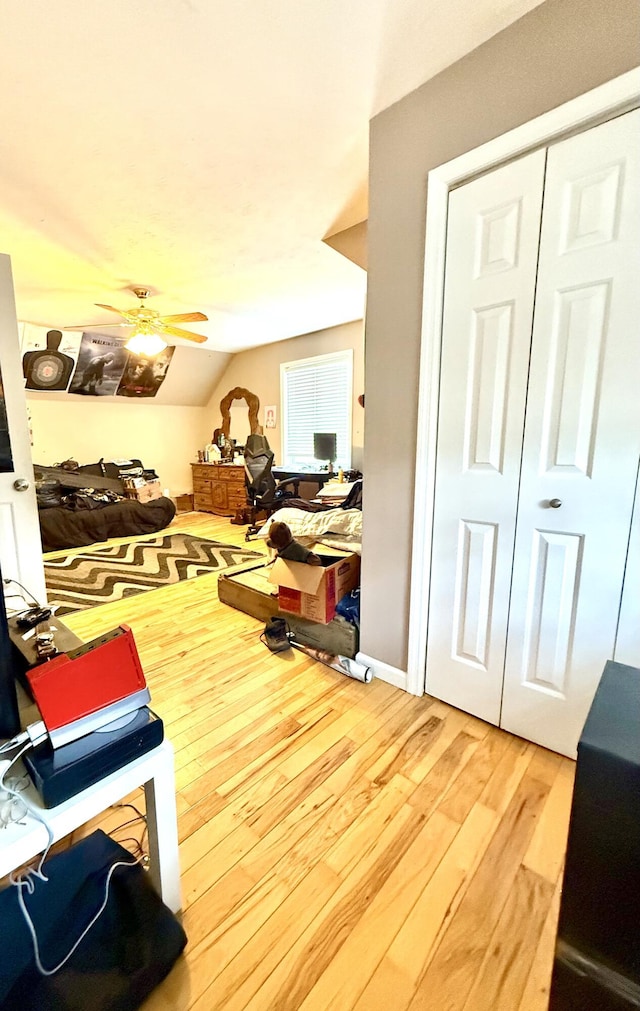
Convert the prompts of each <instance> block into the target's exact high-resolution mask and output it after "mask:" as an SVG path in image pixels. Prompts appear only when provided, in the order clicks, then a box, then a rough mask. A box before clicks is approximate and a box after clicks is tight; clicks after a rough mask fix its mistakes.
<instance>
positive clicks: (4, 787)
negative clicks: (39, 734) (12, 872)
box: [0, 724, 53, 884]
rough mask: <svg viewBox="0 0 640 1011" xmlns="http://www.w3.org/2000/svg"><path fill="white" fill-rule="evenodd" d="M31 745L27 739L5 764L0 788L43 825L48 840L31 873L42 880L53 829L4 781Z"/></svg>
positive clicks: (0, 778)
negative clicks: (35, 869)
mask: <svg viewBox="0 0 640 1011" xmlns="http://www.w3.org/2000/svg"><path fill="white" fill-rule="evenodd" d="M36 726H37V724H36ZM33 747H34V744H33V741H28V742H27V743H26V744H25V746H24V747H23V748H21V750H20V751H19V752H18V753H17V755H14V756H13V758H12V759H11V761H10V762H9V764H8V765H5V767H4V769H3V770H2V772H1V773H0V789H1V790H6V792H7V793H8V794H9V796H11V797H16V798H17V799H18V800H19V801H20V803H21V804H23V805H24V806H25V807H26V809H27V813H28V814H30V815H31V817H32V818H35V820H36V821H39V822H40V824H41V825H44V827H45V829H46V831H47V839H48V842H47V845H46V848H45V850H44V852H43V854H42V856H41V858H40V862H39V864H38V869H37V871H34V872H33V873H35V874H37V876H38V877H41V878H42V880H43V881H46V880H47V878H46V877H45V875H44V874H43V873H42V865H43V863H44V861H45V860H46V858H47V855H48V853H49V850H50V849H51V847H52V846H53V830H52V828H51V826H50V825H49V822H48V821H47V820H46V818H44V817H43V816H42V815H41V814H40V812H39V811H36V810H35V808H34V807H32V805H31V804H30V803H29V800H28V798H26V797H25V796H24V795H23V794H22V793H20V792H19V791H18V790H14V789H13V788H12V787H10V786H7V784H6V783H5V781H4V777H5V776H6V774H7V773H8V771H9V769H10V768H11V766H12V765H15V763H16V762H17V761H18V759H19V758H22V756H23V755H24V754H25V752H27V751H29V750H30V749H31V748H33ZM11 883H12V884H14V883H15V882H14V881H13V878H12V879H11Z"/></svg>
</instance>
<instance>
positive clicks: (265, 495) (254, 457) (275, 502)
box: [244, 435, 301, 539]
mask: <svg viewBox="0 0 640 1011" xmlns="http://www.w3.org/2000/svg"><path fill="white" fill-rule="evenodd" d="M273 458H274V457H273V451H272V450H271V448H270V446H269V443H268V442H267V440H266V438H265V436H264V435H250V436H249V437H248V438H247V442H246V445H245V447H244V469H245V475H246V485H247V498H248V499H249V503H250V515H249V528H248V530H247V539H248V538H249V537H250V536H251V534H255V533H257V531H258V530H259V529H260V525H261V524H256V519H257V517H258V514H259V513H265V514H266V516H265V519H268V517H269V516H271V513H274V512H275V511H276V509H281V508H282V506H284V505H286V504H287V500H288V499H292V498H297V497H298V487H299V485H300V481H301V478H300V477H289V478H285V479H284V480H283V481H276V479H275V477H274V476H273V474H272V473H271V470H272V467H273Z"/></svg>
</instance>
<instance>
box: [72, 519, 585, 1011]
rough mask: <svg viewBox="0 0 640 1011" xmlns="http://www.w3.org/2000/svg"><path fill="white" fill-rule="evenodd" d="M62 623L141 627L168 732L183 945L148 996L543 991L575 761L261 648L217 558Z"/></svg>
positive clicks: (530, 1002)
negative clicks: (190, 574) (220, 585)
mask: <svg viewBox="0 0 640 1011" xmlns="http://www.w3.org/2000/svg"><path fill="white" fill-rule="evenodd" d="M170 529H172V530H173V529H175V530H178V529H181V530H185V531H188V532H191V533H196V534H200V535H201V536H205V537H211V538H213V539H217V540H223V541H225V542H226V543H230V544H234V543H235V544H242V543H243V541H244V529H245V528H243V527H235V526H231V525H230V524H229V522H228V521H227V520H221V519H218V518H216V517H213V516H208V515H206V514H203V513H191V514H184V515H180V516H179V517H177V519H176V520H175V521H174V523H173V524H172V526H171V528H170ZM260 544H261V542H259V541H256V542H253V545H254V546H256V547H259V546H260ZM65 621H66V623H67V624H68V625H69V627H71V628H72V629H73V630H74V631H75V632H76V633H77V634H78V635H79V636H81V637H82V638H83V639H90V638H92V637H93V636H94V635H97V634H98V633H100V632H102V631H106V630H108V629H110V628H113V627H115V626H116V625H118V624H119V623H120V622H126V623H127V624H129V625H130V626H131V627H132V628H133V631H134V635H135V639H136V643H137V645H138V649H139V652H140V655H141V658H142V662H143V666H144V669H145V671H146V675H147V679H148V683H149V685H150V688H151V693H152V708H153V709H154V710H155V711H156V712H157V713H158V714H159V715H160V716H161V717H162V719H163V720H164V723H165V732H166V735H167V736H168V737H169V738H170V739H171V740H172V742H173V744H174V746H175V749H176V788H177V801H178V814H179V831H180V840H181V846H180V854H181V868H182V887H183V896H184V917H183V923H184V927H185V930H186V932H187V935H188V938H189V944H188V947H187V950H186V953H185V956H184V957H183V958H182V959H180V961H179V963H178V964H177V966H176V967H175V968H174V970H173V972H172V973H171V975H170V976H169V977H168V979H167V980H166V981H165V982H164V983H163V984H162V986H160V987H159V988H158V989H157V990H156V991H155V992H154V994H153V995H152V996H151V997H150V998H149V1000H148V1001H147V1003H146V1004H145V1011H165V1009H176V1011H186V1009H188V1008H194V1009H198V1011H214V1009H224V1011H235V1009H238V1011H239V1009H243V1008H248V1009H251V1011H275V1009H282V1011H284V1009H290V1011H293V1009H298V1008H304V1011H312V1009H314V1011H328V1009H330V1011H351V1009H354V1011H377V1009H383V1008H384V1009H393V1011H404V1009H409V1011H418V1009H420V1011H426V1009H429V1011H463V1009H466V1011H483V1009H493V1011H543V1009H545V1008H546V1006H547V996H548V984H549V977H550V971H551V962H552V955H553V946H554V940H555V931H556V923H557V916H558V903H559V895H560V885H561V879H562V865H563V855H564V849H565V844H566V834H567V824H568V815H569V807H570V801H571V791H572V785H573V773H574V765H573V763H572V762H570V761H569V760H568V759H565V758H560V757H559V756H557V755H554V754H552V753H551V752H548V751H544V750H543V749H542V748H538V747H536V746H535V745H533V744H528V743H527V742H525V741H522V740H520V739H519V738H516V737H512V736H511V735H509V734H506V733H503V732H502V731H500V730H497V729H496V728H494V727H491V726H489V725H488V724H485V723H482V722H480V721H479V720H477V719H474V718H473V717H470V716H467V715H466V714H465V713H462V712H460V711H458V710H455V709H452V708H450V707H449V706H446V705H445V704H443V703H441V702H438V701H436V700H434V699H431V698H429V697H426V696H425V697H423V698H415V697H413V696H410V695H407V694H406V693H404V692H401V691H399V690H397V689H395V688H392V687H391V686H390V685H387V684H384V683H383V682H381V681H377V680H374V681H373V682H372V684H370V685H363V684H360V683H358V682H356V681H351V680H349V679H348V678H346V677H344V676H342V675H340V674H337V673H334V672H333V671H331V670H330V669H328V668H327V667H324V666H322V665H320V664H317V663H314V662H313V661H311V660H309V659H308V658H307V657H305V656H304V655H303V654H301V653H300V652H298V651H293V650H291V651H288V652H287V653H286V654H275V655H273V654H271V653H270V652H269V651H268V650H267V649H266V647H265V646H263V644H262V643H261V642H260V639H259V634H260V632H261V631H262V627H263V626H262V624H261V623H260V622H259V621H257V620H256V619H254V618H251V617H248V616H247V615H245V614H242V613H241V612H239V611H236V610H234V609H233V608H230V607H228V606H227V605H225V604H221V603H220V602H219V601H218V597H217V576H215V575H211V576H204V577H201V578H199V579H194V580H191V581H188V582H183V583H180V584H178V585H177V586H173V587H168V588H166V589H163V590H157V591H154V592H151V593H145V594H141V595H140V596H137V597H134V598H130V599H129V600H127V601H122V602H119V603H115V604H108V605H105V606H102V607H98V608H94V609H92V610H89V611H87V612H85V613H78V614H76V615H71V616H69V617H68V618H67V619H65ZM137 799H138V798H137V797H136V800H137ZM117 817H120V818H122V812H112V813H111V814H110V815H109V821H110V823H112V824H113V823H114V820H117Z"/></svg>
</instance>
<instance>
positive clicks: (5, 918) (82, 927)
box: [0, 830, 187, 1011]
mask: <svg viewBox="0 0 640 1011" xmlns="http://www.w3.org/2000/svg"><path fill="white" fill-rule="evenodd" d="M120 861H122V862H123V863H126V864H128V866H126V867H125V866H118V867H116V868H115V869H114V870H111V868H112V867H113V865H114V864H116V863H118V862H120ZM43 872H44V874H45V875H46V877H47V879H48V880H46V881H43V880H40V879H39V878H38V877H37V876H31V877H30V879H29V886H28V887H27V884H23V885H21V886H19V887H20V888H21V890H22V895H23V900H24V905H25V907H26V909H27V911H28V914H29V916H30V918H31V920H32V923H33V927H34V930H35V936H36V939H37V949H38V957H39V960H40V964H41V969H43V970H44V971H45V972H46V973H51V970H55V969H56V968H57V967H58V966H59V965H60V963H61V962H62V963H64V964H62V965H61V966H60V968H58V969H57V971H54V972H53V973H51V974H48V975H44V974H43V972H42V971H41V969H39V968H38V966H37V959H36V955H35V950H34V949H35V945H34V939H33V937H32V936H31V933H30V930H29V927H28V924H27V920H26V918H25V916H24V914H23V911H22V909H21V908H20V904H19V895H18V890H19V889H18V887H7V888H5V889H4V890H3V891H0V923H1V924H2V933H3V937H4V938H5V941H6V942H8V941H9V938H10V943H5V944H3V946H2V953H1V954H0V1008H2V1009H3V1011H14V1009H15V1011H86V1009H87V1008H91V1011H133V1009H134V1008H139V1007H140V1005H141V1004H142V1003H143V1002H144V1000H145V999H146V997H147V996H148V995H149V994H150V993H151V991H152V990H154V989H155V987H156V986H157V985H158V984H159V983H160V982H161V981H162V980H163V979H164V978H165V976H166V975H167V974H168V973H169V971H170V970H171V968H172V966H173V965H174V964H175V962H176V960H177V959H178V957H179V955H180V953H181V952H182V951H183V949H184V947H185V944H186V943H187V938H186V935H185V933H184V931H183V929H182V927H181V925H180V923H179V922H178V920H177V918H176V917H175V916H174V915H173V913H172V912H171V911H170V910H169V909H168V908H167V907H166V906H165V905H164V903H163V902H162V900H161V898H160V896H159V895H158V894H157V892H156V890H155V889H154V887H153V885H152V884H151V881H150V880H149V877H148V874H147V872H146V871H145V870H143V868H142V866H141V865H140V864H139V863H135V862H134V858H133V857H132V855H131V853H129V852H128V851H127V850H125V849H123V847H122V846H120V845H119V844H118V843H116V842H114V840H113V839H111V838H109V836H107V835H105V833H104V832H102V831H100V830H97V831H96V832H94V833H92V835H90V836H88V837H87V838H86V839H82V840H80V842H77V843H75V844H74V845H73V846H71V847H70V848H69V849H67V850H64V851H63V852H61V853H57V854H56V855H55V856H53V857H50V858H49V859H48V860H47V861H46V863H45V864H44V866H43ZM31 885H33V892H32V893H31V894H29V889H30V888H31ZM103 905H104V909H103V911H102V912H101V913H100V912H99V911H100V909H101V907H102V906H103ZM98 913H99V915H98V917H97V919H96V920H95V922H94V923H93V925H92V926H90V924H91V922H92V920H94V919H95V917H96V915H97V914H98ZM87 928H89V929H88V930H87ZM85 931H87V932H86V934H85V933H84V932H85ZM83 934H84V937H82V940H81V941H80V942H79V943H78V944H77V947H75V950H73V951H72V949H74V946H75V945H76V943H77V942H78V939H79V938H80V937H81V936H82V935H83ZM70 952H72V954H71V955H70V957H68V958H67V956H68V955H69V953H70Z"/></svg>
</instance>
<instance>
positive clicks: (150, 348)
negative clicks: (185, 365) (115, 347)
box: [125, 333, 167, 358]
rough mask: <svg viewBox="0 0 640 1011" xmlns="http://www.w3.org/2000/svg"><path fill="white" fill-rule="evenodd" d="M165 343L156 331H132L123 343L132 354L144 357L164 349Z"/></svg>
mask: <svg viewBox="0 0 640 1011" xmlns="http://www.w3.org/2000/svg"><path fill="white" fill-rule="evenodd" d="M166 346H167V344H166V341H163V339H162V337H159V336H158V334H156V333H133V334H131V337H130V338H129V340H128V341H127V343H126V344H125V347H126V349H127V351H131V352H133V354H134V355H144V356H145V357H146V358H149V357H152V356H153V355H157V354H159V353H160V352H161V351H164V349H165V348H166Z"/></svg>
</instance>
